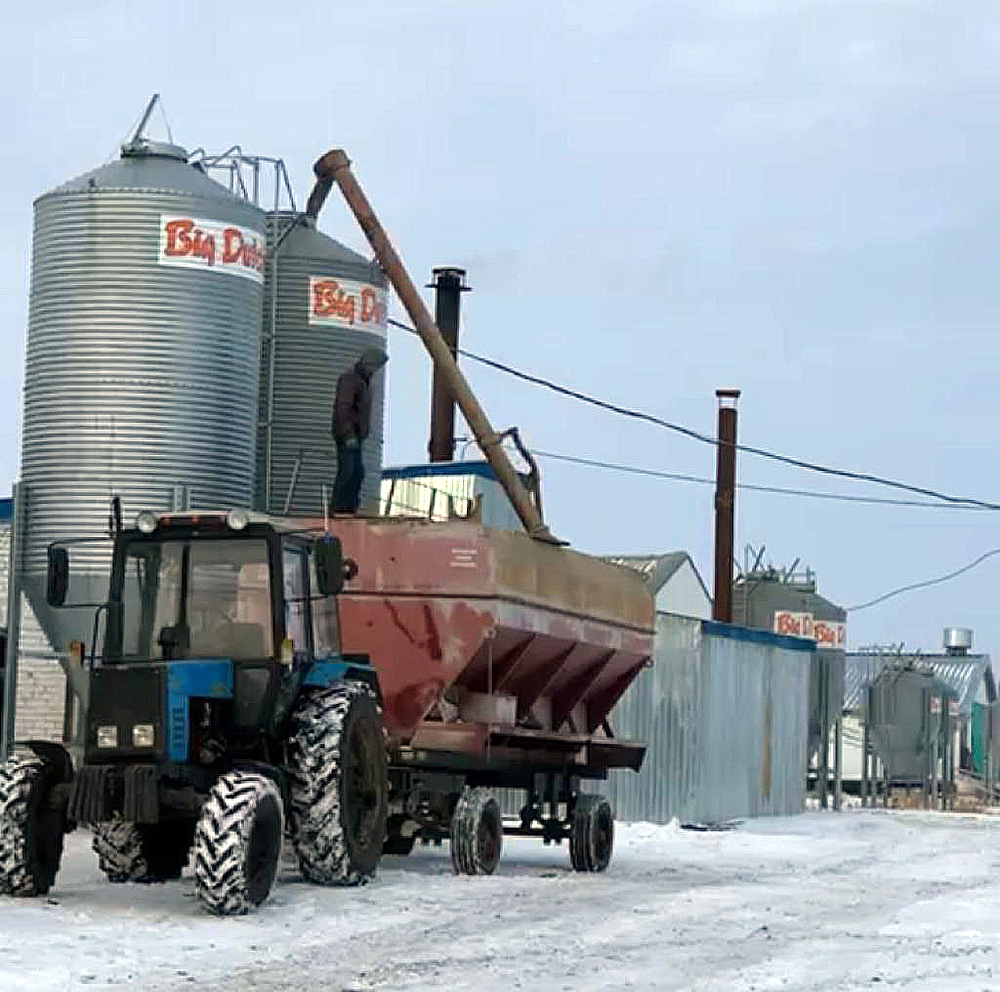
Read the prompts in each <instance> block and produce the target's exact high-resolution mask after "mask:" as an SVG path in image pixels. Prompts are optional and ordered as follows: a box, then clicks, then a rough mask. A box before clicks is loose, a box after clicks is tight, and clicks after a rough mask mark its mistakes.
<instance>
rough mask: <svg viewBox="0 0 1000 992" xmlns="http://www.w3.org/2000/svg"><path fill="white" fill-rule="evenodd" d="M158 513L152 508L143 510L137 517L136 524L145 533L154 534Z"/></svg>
mask: <svg viewBox="0 0 1000 992" xmlns="http://www.w3.org/2000/svg"><path fill="white" fill-rule="evenodd" d="M156 523H157V521H156V514H155V513H153V511H152V510H143V511H142V513H140V514H139V516H137V517H136V518H135V525H136V527H138V529H139V530H140V531H142V533H143V534H152V533H153V531H154V530H156Z"/></svg>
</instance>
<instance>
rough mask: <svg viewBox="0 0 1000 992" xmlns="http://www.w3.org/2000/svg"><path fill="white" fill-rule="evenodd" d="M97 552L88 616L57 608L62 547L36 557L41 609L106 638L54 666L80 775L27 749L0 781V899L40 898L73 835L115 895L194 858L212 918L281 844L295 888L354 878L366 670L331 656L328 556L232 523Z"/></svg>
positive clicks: (340, 563)
mask: <svg viewBox="0 0 1000 992" xmlns="http://www.w3.org/2000/svg"><path fill="white" fill-rule="evenodd" d="M113 540H114V549H113V554H112V561H111V575H110V582H109V591H108V598H107V601H106V602H104V603H100V604H74V603H72V602H67V592H68V589H69V587H70V586H71V584H72V583H71V581H70V570H69V550H68V546H71V545H72V542H66V544H61V545H53V546H52V547H50V548H49V574H48V600H49V603H50V605H52V606H63V607H67V608H70V607H73V606H76V607H77V608H80V607H83V606H89V607H91V608H92V609H96V612H97V614H98V616H96V617H95V623H94V630H95V632H96V631H97V630H98V629H102V630H103V637H102V638H101V641H102V643H101V646H100V647H98V644H97V641H98V638H97V635H96V633H95V636H94V640H93V643H92V644H91V645H90V647H89V651H85V650H84V649H83V646H82V645H80V644H77V645H74V646H73V648H72V649H71V650H73V651H75V652H76V654H77V658H78V660H81V661H82V663H83V664H84V665H85V666H86V667H87V669H88V681H89V700H88V705H87V707H86V714H85V719H86V728H85V748H84V753H83V760H82V764H81V765H80V767H79V768H77V769H74V768H73V764H72V762H71V760H70V757H69V755H68V754H67V753H66V751H65V750H64V749H63V748H62V747H60V746H59V745H55V744H50V743H45V742H38V741H34V742H27V743H26V744H23V745H16V746H15V748H14V750H13V751H12V753H11V754H10V755H9V756H8V758H7V760H6V762H4V763H3V764H2V765H0V892H4V893H9V894H14V895H38V894H42V893H45V892H47V891H48V890H49V889H50V887H51V886H52V884H53V882H54V879H55V877H56V873H57V871H58V869H59V862H60V858H61V855H62V847H63V836H64V834H65V833H67V832H68V831H70V830H72V829H73V828H74V827H75V826H76V825H77V824H85V825H88V826H90V827H91V829H92V830H93V835H94V840H93V846H94V850H95V852H96V853H97V857H98V861H99V864H100V867H101V869H102V870H103V872H104V873H105V875H106V876H107V878H108V879H109V880H110V881H112V882H126V881H129V882H160V881H166V880H169V879H175V878H178V877H179V876H180V874H181V871H182V869H183V868H184V867H185V866H186V865H187V864H188V862H189V859H190V858H191V856H192V849H193V865H194V877H195V886H196V891H197V894H198V898H199V899H200V901H201V903H202V905H203V906H204V907H205V908H206V909H207V910H209V911H210V912H212V913H216V914H220V915H228V914H238V913H245V912H247V911H249V910H250V909H252V908H253V907H255V906H258V905H260V904H261V903H262V902H263V901H264V900H265V899H266V897H267V895H268V893H269V891H270V889H271V886H272V883H273V882H274V878H275V875H276V872H277V869H278V864H279V856H280V850H281V845H282V840H283V837H287V838H288V840H289V841H290V843H291V845H292V846H293V848H294V851H295V855H296V857H297V860H298V863H299V866H300V868H301V871H302V873H303V875H304V876H305V877H306V878H307V879H309V880H310V881H312V882H316V883H319V884H322V885H356V884H359V883H362V882H364V881H366V880H367V879H369V878H371V877H372V875H373V874H374V872H375V868H376V865H377V863H378V860H379V857H380V855H381V853H382V848H383V841H384V838H385V835H386V818H387V790H388V784H387V768H386V744H385V733H384V730H383V726H382V719H381V709H380V696H379V686H378V679H377V676H376V673H375V670H374V669H373V668H372V667H371V665H370V664H369V663H368V659H367V658H364V657H345V656H344V655H343V653H342V652H341V645H340V635H339V629H338V611H337V594H338V592H339V591H340V589H341V587H342V585H343V582H344V579H345V576H349V575H350V574H351V570H352V567H353V563H351V562H349V561H346V562H345V560H344V558H343V556H342V551H341V546H340V543H339V541H338V540H337V539H336V538H335V537H330V536H328V535H326V534H317V533H312V532H304V531H301V530H294V529H292V528H291V527H290V526H287V525H285V524H283V523H282V522H280V521H277V520H274V519H271V518H267V517H263V516H259V515H254V514H251V513H249V512H247V511H243V510H235V511H232V512H231V513H228V514H227V513H216V512H213V513H194V512H186V513H179V514H168V515H156V514H152V513H142V514H140V515H139V517H138V519H137V521H136V525H135V527H133V528H130V529H120V528H119V529H117V530H116V532H115V533H114V535H113ZM102 617H103V623H101V624H99V623H98V621H99V620H100V619H101V618H102Z"/></svg>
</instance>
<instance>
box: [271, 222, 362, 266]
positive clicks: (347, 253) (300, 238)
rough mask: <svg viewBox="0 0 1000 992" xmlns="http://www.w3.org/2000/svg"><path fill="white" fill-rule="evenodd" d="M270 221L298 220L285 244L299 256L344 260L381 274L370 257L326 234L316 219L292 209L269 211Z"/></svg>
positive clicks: (335, 260)
mask: <svg viewBox="0 0 1000 992" xmlns="http://www.w3.org/2000/svg"><path fill="white" fill-rule="evenodd" d="M267 219H268V223H275V222H277V223H284V222H287V221H290V220H296V219H297V220H298V223H297V225H296V228H295V230H294V231H293V232H292V233H291V234H289V235H288V237H287V239H286V240H285V242H284V244H285V245H288V244H291V245H293V246H294V248H293V250H294V252H295V254H296V256H298V257H299V258H316V259H319V260H321V261H324V262H330V261H334V262H343V263H344V264H345V265H356V266H363V267H365V268H368V269H372V270H373V273H378V274H379V275H380V276H381V270H379V268H378V266H377V265H376V264H375V263H374V262H373V261H372V260H371V259H370V258H365V256H364V255H362V254H360V253H359V252H356V251H354V249H353V248H348V247H347V245H342V244H341V243H340V242H339V241H337V240H336V239H335V238H331V237H330V236H329V235H328V234H324V233H323V232H322V231H320V230H318V229H317V227H316V224H315V222H314V221H312V220H309V219H308V218H304V217H302V215H301V214H294V213H291V212H290V211H280V212H278V213H274V212H272V213H269V214H268V216H267Z"/></svg>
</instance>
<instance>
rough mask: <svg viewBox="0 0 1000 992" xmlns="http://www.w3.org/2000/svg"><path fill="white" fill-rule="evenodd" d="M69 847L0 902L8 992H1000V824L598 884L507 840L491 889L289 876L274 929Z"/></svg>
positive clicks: (275, 900) (623, 862) (538, 848)
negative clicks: (133, 877)
mask: <svg viewBox="0 0 1000 992" xmlns="http://www.w3.org/2000/svg"><path fill="white" fill-rule="evenodd" d="M89 841H90V837H89V834H87V833H86V832H85V831H78V832H77V833H75V834H72V835H70V836H69V837H68V838H67V854H66V857H65V859H64V862H63V868H62V871H61V873H60V875H59V877H58V879H57V880H56V887H55V888H54V889H53V891H52V893H51V898H50V899H49V900H47V901H46V900H44V899H42V900H27V901H24V900H11V899H7V898H0V934H2V947H0V988H2V989H3V990H4V992H14V990H32V992H37V990H48V989H105V988H117V987H122V986H130V987H131V988H135V989H143V990H146V989H150V990H158V989H201V988H205V989H208V988H211V989H213V990H219V992H237V990H240V992H242V990H276V989H301V990H306V992H309V990H314V989H315V990H320V989H322V990H323V992H340V990H358V992H360V990H369V989H475V990H477V992H491V990H499V989H504V990H509V989H531V990H549V989H553V990H563V989H565V990H598V989H705V990H708V989H717V990H749V989H760V990H765V989H790V990H820V989H823V990H827V989H830V990H832V989H860V988H866V989H871V988H880V989H893V988H904V989H907V990H932V989H933V990H945V989H957V990H966V989H968V990H982V989H989V990H998V992H1000V950H998V947H1000V943H998V938H1000V926H998V918H1000V872H998V863H1000V818H997V819H992V818H988V817H977V816H965V815H960V814H922V813H905V812H892V813H887V812H881V811H871V812H869V811H864V812H862V811H856V810H855V811H848V812H845V813H843V814H841V815H839V816H838V815H835V814H821V813H809V814H805V815H803V816H801V817H795V818H788V819H779V820H760V821H755V822H751V823H747V824H744V825H743V826H741V827H739V828H738V829H737V830H734V831H732V832H728V833H695V832H690V831H684V830H680V829H678V828H676V827H653V826H648V825H643V824H639V825H635V826H630V827H626V826H622V827H620V828H619V834H618V840H617V850H616V855H615V859H614V861H613V862H612V866H611V869H610V870H609V872H608V873H607V874H606V875H599V876H581V875H576V874H574V873H573V872H571V871H570V870H569V868H568V857H567V854H566V851H565V848H555V847H550V848H546V847H543V846H542V845H541V844H540V843H538V842H533V841H530V840H523V839H515V840H511V839H509V838H508V839H507V841H506V847H505V857H504V860H503V862H502V863H501V869H500V872H499V874H497V875H496V876H493V877H490V878H465V877H463V878H455V877H453V876H452V874H451V866H450V862H449V860H448V856H447V847H444V848H441V849H438V850H434V849H426V848H424V849H421V848H417V850H416V851H415V852H414V854H413V855H412V856H411V857H409V858H406V859H401V858H387V859H385V861H384V862H383V865H384V867H383V869H382V871H381V873H380V876H379V879H378V881H377V882H375V883H374V884H372V885H370V886H367V887H365V888H363V889H355V890H330V889H318V888H315V887H313V886H310V885H306V884H305V883H303V882H301V881H299V880H298V879H297V877H296V875H295V874H294V873H291V872H288V873H286V874H285V875H283V878H282V881H281V883H280V884H279V885H278V886H276V888H275V890H274V892H273V893H272V896H271V899H270V900H269V902H268V903H267V905H266V907H265V908H264V910H263V911H262V912H259V913H257V914H255V915H253V916H250V917H244V918H240V919H228V920H219V919H213V918H211V917H208V916H205V915H204V914H203V913H202V912H201V911H200V910H199V908H198V906H197V905H196V903H195V899H194V894H193V887H192V882H191V880H190V879H189V878H185V879H184V880H183V881H182V882H180V883H175V884H172V885H165V886H153V887H137V886H121V885H114V886H112V885H108V884H106V883H105V882H104V881H103V877H102V876H101V875H100V874H99V873H98V872H97V868H96V862H95V859H94V858H93V857H92V856H91V854H90V851H89Z"/></svg>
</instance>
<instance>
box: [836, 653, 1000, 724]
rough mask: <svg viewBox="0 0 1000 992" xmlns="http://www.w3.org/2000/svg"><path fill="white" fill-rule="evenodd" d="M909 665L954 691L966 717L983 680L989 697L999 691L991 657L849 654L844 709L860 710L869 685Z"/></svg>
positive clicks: (976, 655) (979, 655)
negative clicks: (889, 671)
mask: <svg viewBox="0 0 1000 992" xmlns="http://www.w3.org/2000/svg"><path fill="white" fill-rule="evenodd" d="M906 665H912V666H913V667H914V668H918V669H919V668H922V669H924V670H926V671H929V672H932V673H933V674H934V675H935V676H936V677H937V678H938V679H939V680H940V681H941V682H943V683H944V684H945V685H947V686H948V687H949V688H950V689H951V690H953V691H954V693H955V695H956V697H957V699H958V707H959V710H960V711H961V713H962V715H963V716H968V715H969V713H971V711H972V704H973V702H975V699H976V696H977V695H978V693H979V688H980V686H981V685H982V684H983V681H984V680H985V681H986V684H987V690H986V692H987V695H988V696H989V695H991V694H995V691H996V683H995V681H994V677H993V667H992V665H991V663H990V656H989V655H988V654H968V655H949V654H847V655H846V656H845V658H844V709H845V710H852V711H856V710H860V709H861V706H862V702H863V700H864V690H865V687H866V686H867V685H869V684H870V683H871V682H872V681H874V680H875V679H876V678H877V677H878V676H879V674H880V673H881V672H882V671H883V670H885V669H886V668H888V667H890V666H894V667H904V666H906Z"/></svg>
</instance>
